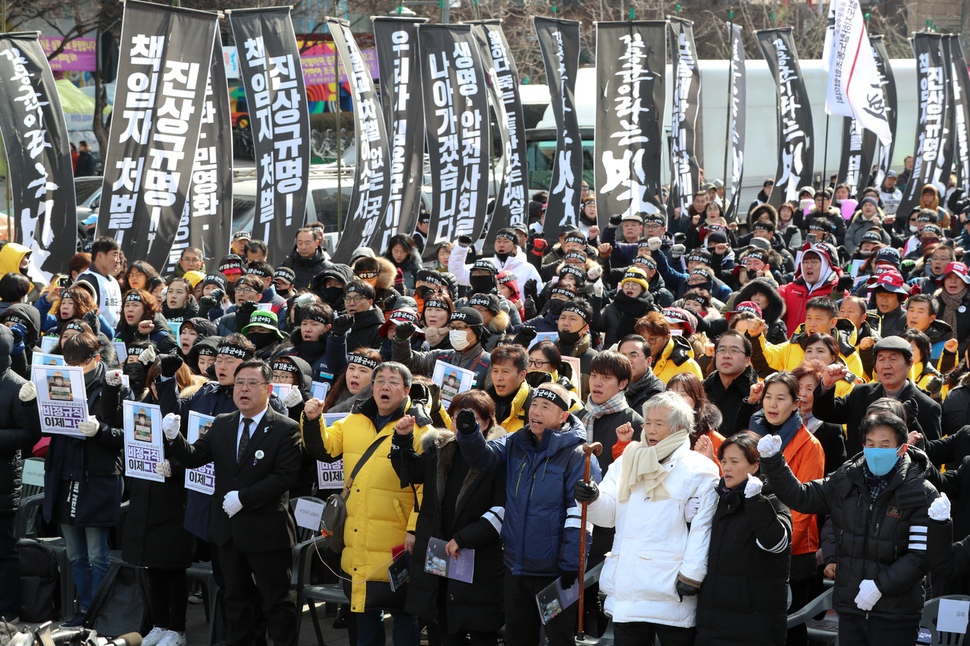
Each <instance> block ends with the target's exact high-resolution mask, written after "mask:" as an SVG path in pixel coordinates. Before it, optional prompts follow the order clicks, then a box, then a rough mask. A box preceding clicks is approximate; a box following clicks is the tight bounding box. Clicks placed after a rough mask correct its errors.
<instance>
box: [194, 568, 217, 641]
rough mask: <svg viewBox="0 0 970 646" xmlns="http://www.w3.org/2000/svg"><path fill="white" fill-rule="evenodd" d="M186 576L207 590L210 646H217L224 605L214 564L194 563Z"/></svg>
mask: <svg viewBox="0 0 970 646" xmlns="http://www.w3.org/2000/svg"><path fill="white" fill-rule="evenodd" d="M185 574H186V576H187V577H188V580H189V581H198V582H199V583H201V584H202V587H203V588H205V593H206V600H207V602H206V615H207V617H208V619H209V646H215V644H217V643H219V642H218V641H217V640H216V637H217V636H218V630H219V627H220V626H221V623H220V619H221V616H220V612H221V611H222V605H221V604H220V603H219V584H217V583H216V577H215V575H214V574H213V573H212V563H210V562H209V561H202V562H199V563H193V564H192V565H191V566H190V567H189V569H187V570H186V571H185Z"/></svg>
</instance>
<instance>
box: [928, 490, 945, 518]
mask: <svg viewBox="0 0 970 646" xmlns="http://www.w3.org/2000/svg"><path fill="white" fill-rule="evenodd" d="M929 514H930V518H931V519H933V520H938V521H944V520H950V499H949V498H947V497H946V494H945V493H944V494H940V497H939V498H937V499H936V500H934V501H933V503H932V504H931V505H930V511H929Z"/></svg>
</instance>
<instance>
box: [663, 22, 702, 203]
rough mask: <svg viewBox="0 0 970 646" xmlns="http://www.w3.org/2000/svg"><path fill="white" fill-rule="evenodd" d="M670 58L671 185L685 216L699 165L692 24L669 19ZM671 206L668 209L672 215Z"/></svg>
mask: <svg viewBox="0 0 970 646" xmlns="http://www.w3.org/2000/svg"><path fill="white" fill-rule="evenodd" d="M668 24H669V25H670V58H671V65H672V70H673V75H674V96H673V108H672V110H671V113H670V149H671V155H672V160H671V179H672V181H671V184H672V187H671V188H673V187H674V186H676V189H675V190H674V191H673V192H674V193H676V195H677V196H678V201H679V206H680V208H681V212H682V213H687V207H688V206H689V205H690V203H691V199H692V198H693V196H694V193H695V192H696V191H697V190H698V188H700V182H699V178H700V164H699V162H698V161H697V151H696V146H695V140H696V139H697V138H698V137H697V134H698V132H697V130H698V128H699V125H700V124H699V122H698V120H697V115H698V114H699V112H700V101H701V71H700V68H699V67H698V65H697V47H695V45H694V23H692V22H691V21H690V20H682V19H680V18H670V19H669V23H668ZM674 206H675V205H674V204H672V203H668V204H667V208H668V210H669V211H670V213H671V215H673V207H674Z"/></svg>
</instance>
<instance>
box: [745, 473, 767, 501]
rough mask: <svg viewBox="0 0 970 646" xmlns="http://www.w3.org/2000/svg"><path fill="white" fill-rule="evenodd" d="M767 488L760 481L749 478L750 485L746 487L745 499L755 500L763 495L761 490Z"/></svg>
mask: <svg viewBox="0 0 970 646" xmlns="http://www.w3.org/2000/svg"><path fill="white" fill-rule="evenodd" d="M764 486H765V483H763V482H762V481H761V480H760V479H758V478H755V477H754V476H748V484H746V485H744V497H745V498H754V497H755V496H757V495H758V494H759V493H761V488H762V487H764Z"/></svg>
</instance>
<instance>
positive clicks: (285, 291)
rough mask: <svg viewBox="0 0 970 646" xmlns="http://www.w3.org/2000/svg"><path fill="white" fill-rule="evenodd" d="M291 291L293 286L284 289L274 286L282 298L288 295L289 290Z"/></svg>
mask: <svg viewBox="0 0 970 646" xmlns="http://www.w3.org/2000/svg"><path fill="white" fill-rule="evenodd" d="M292 291H293V288H292V287H287V288H286V289H282V288H280V287H277V288H276V293H277V294H279V295H280V296H282V297H283V298H289V297H290V292H292Z"/></svg>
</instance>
